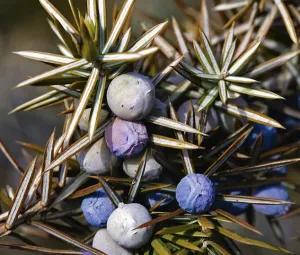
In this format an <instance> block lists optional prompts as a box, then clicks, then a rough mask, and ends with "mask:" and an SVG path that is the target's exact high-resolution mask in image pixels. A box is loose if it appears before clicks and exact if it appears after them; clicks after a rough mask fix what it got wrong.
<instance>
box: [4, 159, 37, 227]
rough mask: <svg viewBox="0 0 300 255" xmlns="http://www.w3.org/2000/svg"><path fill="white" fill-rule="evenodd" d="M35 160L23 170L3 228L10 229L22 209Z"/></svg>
mask: <svg viewBox="0 0 300 255" xmlns="http://www.w3.org/2000/svg"><path fill="white" fill-rule="evenodd" d="M36 160H37V158H35V159H34V160H33V161H32V162H31V164H30V165H29V167H28V168H27V169H26V171H25V172H24V175H23V177H22V180H21V182H20V184H19V186H18V189H17V191H16V194H15V197H14V199H13V201H12V206H11V207H10V209H9V212H8V216H7V220H6V222H5V228H6V229H11V228H12V227H13V224H14V222H15V221H16V219H17V218H18V216H19V213H20V211H21V210H22V207H23V204H24V202H25V199H26V196H27V194H28V191H29V188H30V184H31V182H32V178H33V174H34V169H35V165H36Z"/></svg>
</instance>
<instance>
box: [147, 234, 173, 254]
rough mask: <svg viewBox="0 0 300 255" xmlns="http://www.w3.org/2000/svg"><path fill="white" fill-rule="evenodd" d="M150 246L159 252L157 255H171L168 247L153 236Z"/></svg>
mask: <svg viewBox="0 0 300 255" xmlns="http://www.w3.org/2000/svg"><path fill="white" fill-rule="evenodd" d="M151 246H152V247H153V249H154V250H155V251H156V252H157V253H158V254H159V255H172V253H171V251H170V250H169V249H168V247H167V246H166V245H165V244H164V242H163V241H162V240H161V239H159V238H155V239H154V240H153V241H152V242H151Z"/></svg>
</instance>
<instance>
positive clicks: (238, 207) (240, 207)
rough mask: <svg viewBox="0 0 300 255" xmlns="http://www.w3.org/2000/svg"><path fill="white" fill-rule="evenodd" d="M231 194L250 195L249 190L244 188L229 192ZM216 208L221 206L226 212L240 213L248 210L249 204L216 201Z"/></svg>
mask: <svg viewBox="0 0 300 255" xmlns="http://www.w3.org/2000/svg"><path fill="white" fill-rule="evenodd" d="M229 194H230V195H237V196H249V191H248V190H246V189H242V190H233V191H231V192H230V193H229ZM214 207H215V208H220V209H222V210H224V211H226V212H229V213H230V214H232V215H240V214H242V213H244V212H245V211H247V209H248V208H249V204H244V203H228V202H224V201H216V202H215V203H214Z"/></svg>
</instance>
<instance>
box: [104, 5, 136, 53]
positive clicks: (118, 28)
mask: <svg viewBox="0 0 300 255" xmlns="http://www.w3.org/2000/svg"><path fill="white" fill-rule="evenodd" d="M134 2H135V0H126V1H125V3H124V4H123V6H122V9H121V11H120V12H119V15H118V17H117V20H116V23H115V24H114V27H113V29H112V31H111V33H110V35H109V37H108V40H107V42H106V44H105V46H104V49H103V50H102V54H105V53H107V52H109V50H110V49H111V47H112V46H113V45H114V43H115V42H116V40H117V39H118V36H119V35H120V33H121V32H122V29H123V25H124V24H125V22H126V20H127V18H128V17H129V15H130V12H131V9H132V8H133V4H134Z"/></svg>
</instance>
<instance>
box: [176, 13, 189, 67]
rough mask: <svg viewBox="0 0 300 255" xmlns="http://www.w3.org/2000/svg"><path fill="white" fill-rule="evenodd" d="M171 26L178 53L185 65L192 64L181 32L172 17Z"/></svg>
mask: <svg viewBox="0 0 300 255" xmlns="http://www.w3.org/2000/svg"><path fill="white" fill-rule="evenodd" d="M172 26H173V31H174V34H175V37H176V40H177V44H178V46H179V49H180V53H181V54H182V55H183V56H184V60H185V61H186V62H187V63H192V59H191V56H190V54H189V50H188V47H187V45H186V42H185V39H184V37H183V34H182V31H181V29H180V27H179V25H178V23H177V21H176V19H175V18H174V17H172Z"/></svg>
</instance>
